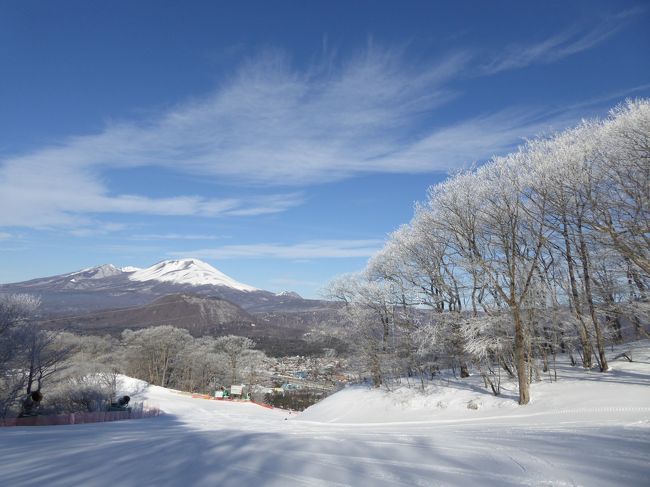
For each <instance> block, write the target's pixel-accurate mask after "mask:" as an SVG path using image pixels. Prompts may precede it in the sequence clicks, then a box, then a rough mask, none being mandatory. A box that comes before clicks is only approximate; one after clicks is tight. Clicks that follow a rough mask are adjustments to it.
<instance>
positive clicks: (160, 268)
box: [129, 258, 258, 291]
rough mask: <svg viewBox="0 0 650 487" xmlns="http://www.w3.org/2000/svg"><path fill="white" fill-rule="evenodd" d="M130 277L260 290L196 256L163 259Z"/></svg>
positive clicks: (142, 279)
mask: <svg viewBox="0 0 650 487" xmlns="http://www.w3.org/2000/svg"><path fill="white" fill-rule="evenodd" d="M129 279H130V280H132V281H140V282H142V281H152V280H153V281H161V282H171V283H174V284H190V285H192V286H205V285H213V286H226V287H229V288H233V289H237V290H239V291H257V290H258V289H257V288H254V287H253V286H249V285H247V284H242V283H241V282H237V281H235V280H234V279H233V278H231V277H229V276H227V275H225V274H224V273H223V272H221V271H219V270H217V269H215V268H214V267H212V266H211V265H210V264H208V263H206V262H203V261H202V260H199V259H194V258H186V259H177V260H163V261H162V262H158V263H157V264H154V265H152V266H151V267H147V268H146V269H141V270H138V271H135V272H133V273H132V274H131V275H130V276H129Z"/></svg>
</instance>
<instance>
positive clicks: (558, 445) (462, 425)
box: [0, 343, 650, 487]
mask: <svg viewBox="0 0 650 487" xmlns="http://www.w3.org/2000/svg"><path fill="white" fill-rule="evenodd" d="M648 350H649V353H650V343H648ZM615 365H616V367H618V368H619V369H621V370H623V372H624V371H625V370H627V371H628V372H630V374H629V377H633V379H634V381H633V382H632V381H631V382H629V383H627V384H625V383H618V382H615V383H613V382H612V381H611V377H612V376H616V374H617V373H618V374H619V376H620V377H625V375H624V374H623V372H621V371H619V372H613V373H612V375H610V376H602V377H603V378H604V379H602V380H601V376H593V377H590V378H589V380H588V381H582V382H580V381H577V380H576V381H574V382H571V380H572V379H570V378H569V379H567V381H566V382H564V383H563V382H562V381H561V382H558V383H554V384H538V385H535V386H534V388H533V397H534V398H538V399H536V400H535V402H534V403H531V404H530V405H528V406H525V407H521V408H520V407H516V406H514V407H510V405H508V404H506V406H504V405H503V404H504V403H503V399H497V398H492V399H490V396H489V395H486V396H484V397H483V398H482V399H483V400H484V403H485V405H484V407H483V408H482V409H480V410H478V411H470V410H467V409H466V407H464V404H465V403H466V401H467V400H469V399H472V398H475V397H476V394H477V393H476V391H475V390H470V391H464V392H463V393H462V394H460V395H458V394H459V393H458V391H457V390H455V389H453V388H451V389H445V390H443V391H442V392H440V394H448V395H449V397H447V399H448V400H449V404H450V405H453V404H455V405H453V407H452V406H450V407H445V408H444V409H437V408H435V407H429V408H428V409H427V408H424V409H423V408H420V409H417V408H415V407H414V406H411V409H408V408H407V409H403V404H402V403H403V402H404V401H402V403H400V404H399V408H398V409H391V407H392V406H391V404H392V403H391V402H389V401H390V400H394V399H395V398H394V396H391V395H386V394H383V393H381V392H379V391H368V390H363V389H354V388H350V389H349V390H348V389H346V390H344V391H342V392H343V393H340V394H336V395H334V396H332V397H330V398H328V399H326V400H325V401H323V402H322V403H320V404H319V405H317V406H316V407H314V408H312V409H311V410H310V411H308V412H306V413H303V414H302V415H296V414H289V413H288V412H286V411H282V410H277V409H276V410H271V409H266V408H262V407H259V406H257V405H254V404H250V403H231V402H225V401H208V400H205V399H192V398H191V397H189V396H187V395H183V394H179V393H178V392H175V391H171V390H168V389H163V388H160V387H156V386H150V387H148V388H146V389H145V390H144V391H143V392H140V393H138V394H137V395H139V396H140V399H145V400H146V402H147V403H148V404H150V405H155V406H159V407H161V408H162V409H163V410H164V411H165V414H164V415H162V416H160V417H156V418H151V419H144V420H133V421H122V422H116V423H100V424H83V425H71V426H50V427H40V428H35V427H34V428H26V427H20V428H3V429H0V485H1V486H3V487H4V486H11V487H14V486H16V487H21V486H28V485H30V486H31V485H35V484H40V485H47V486H48V487H50V486H51V487H64V486H65V487H67V486H77V485H84V486H115V485H120V486H124V487H129V486H147V485H156V486H199V487H202V486H206V487H207V486H219V485H239V486H278V487H279V486H282V487H285V486H293V485H295V486H310V487H324V486H328V487H329V486H355V487H356V486H363V487H365V486H371V487H375V486H377V487H383V486H449V485H461V486H467V485H482V486H515V485H529V486H611V485H615V486H623V485H625V486H636V485H639V486H646V485H648V478H650V387H648V385H647V384H648V381H649V380H650V365H649V364H643V363H642V362H639V363H634V364H618V363H617V364H615ZM632 372H633V373H632ZM567 374H569V376H570V374H574V376H575V375H576V374H577V373H576V372H574V371H571V370H569V371H568V372H567ZM570 377H571V376H570ZM617 380H618V379H617ZM623 382H624V381H623ZM603 387H606V389H603ZM138 388H139V386H138V387H136V389H138ZM560 388H561V390H562V391H564V392H563V394H564V396H563V397H562V398H561V399H560V398H558V397H556V395H554V393H553V391H557V390H559V389H560ZM603 390H606V391H607V394H603ZM567 391H570V392H567ZM463 394H464V395H463ZM137 395H136V397H135V398H134V399H137ZM451 395H453V396H451ZM370 397H373V398H374V399H373V400H372V401H371V400H369V399H367V398H370ZM413 397H415V398H416V399H417V397H416V396H413ZM362 398H366V399H365V400H368V401H369V404H359V401H360V400H361V399H362ZM382 401H384V402H382ZM387 401H388V402H387ZM453 401H457V402H456V403H453ZM490 401H492V402H490ZM499 401H501V402H499ZM459 404H461V405H463V407H461V406H458V405H459ZM590 404H593V406H590ZM364 408H365V409H364ZM400 408H402V409H400ZM355 411H357V412H356V413H355ZM358 411H361V412H358ZM396 411H397V412H396ZM413 415H414V416H415V417H416V418H423V417H425V416H427V415H428V417H429V418H430V419H426V420H425V419H417V420H413V421H409V419H410V418H411V417H412V416H413ZM364 417H367V418H368V420H367V421H362V420H361V418H364ZM380 417H383V418H384V421H383V422H379V421H378V420H377V418H380ZM336 418H338V419H336Z"/></svg>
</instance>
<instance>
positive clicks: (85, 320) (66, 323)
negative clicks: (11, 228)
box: [42, 294, 345, 356]
mask: <svg viewBox="0 0 650 487" xmlns="http://www.w3.org/2000/svg"><path fill="white" fill-rule="evenodd" d="M335 314H336V311H335V310H333V309H329V310H322V311H308V312H273V313H249V312H247V311H245V310H244V309H242V308H241V307H239V306H237V305H236V304H234V303H231V302H229V301H227V300H225V299H221V298H215V297H205V296H199V295H195V294H170V295H167V296H164V297H162V298H158V299H156V300H154V301H153V302H151V303H149V304H146V305H144V306H136V307H131V308H120V309H112V310H101V311H96V312H92V313H87V314H81V315H74V316H68V317H65V316H57V317H53V318H50V319H43V321H42V325H43V326H45V327H48V328H53V329H64V330H67V331H71V332H74V333H78V334H89V335H104V334H109V335H119V334H120V333H122V331H124V330H126V329H132V330H134V329H139V328H148V327H150V326H162V325H169V326H175V327H178V328H185V329H187V330H188V331H189V332H190V333H191V334H192V335H193V336H196V337H199V336H205V335H209V336H223V335H230V334H233V335H240V336H246V337H249V338H252V339H253V340H254V341H255V343H256V344H257V348H259V349H261V350H263V351H264V352H266V353H267V354H269V355H272V356H281V355H310V354H315V353H320V352H322V351H323V349H324V348H335V349H337V350H338V351H340V352H343V351H344V350H345V345H344V343H343V342H341V341H340V340H337V339H335V338H332V337H331V334H329V333H327V330H328V328H329V327H330V326H331V324H332V323H334V322H335V321H334V320H333V316H334V315H335Z"/></svg>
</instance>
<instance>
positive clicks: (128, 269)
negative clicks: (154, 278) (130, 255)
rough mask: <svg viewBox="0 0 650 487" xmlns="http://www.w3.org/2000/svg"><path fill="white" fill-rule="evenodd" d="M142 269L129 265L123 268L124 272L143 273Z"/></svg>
mask: <svg viewBox="0 0 650 487" xmlns="http://www.w3.org/2000/svg"><path fill="white" fill-rule="evenodd" d="M141 270H142V268H141V267H134V266H132V265H127V266H126V267H122V272H137V271H141Z"/></svg>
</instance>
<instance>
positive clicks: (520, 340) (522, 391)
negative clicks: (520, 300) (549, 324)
mask: <svg viewBox="0 0 650 487" xmlns="http://www.w3.org/2000/svg"><path fill="white" fill-rule="evenodd" d="M512 317H513V319H514V322H515V364H516V366H517V382H518V384H519V404H521V405H524V404H528V403H529V402H530V384H529V382H528V371H527V369H526V339H525V334H524V326H523V323H522V321H521V311H520V309H519V306H518V305H517V304H515V305H514V306H513V308H512Z"/></svg>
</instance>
